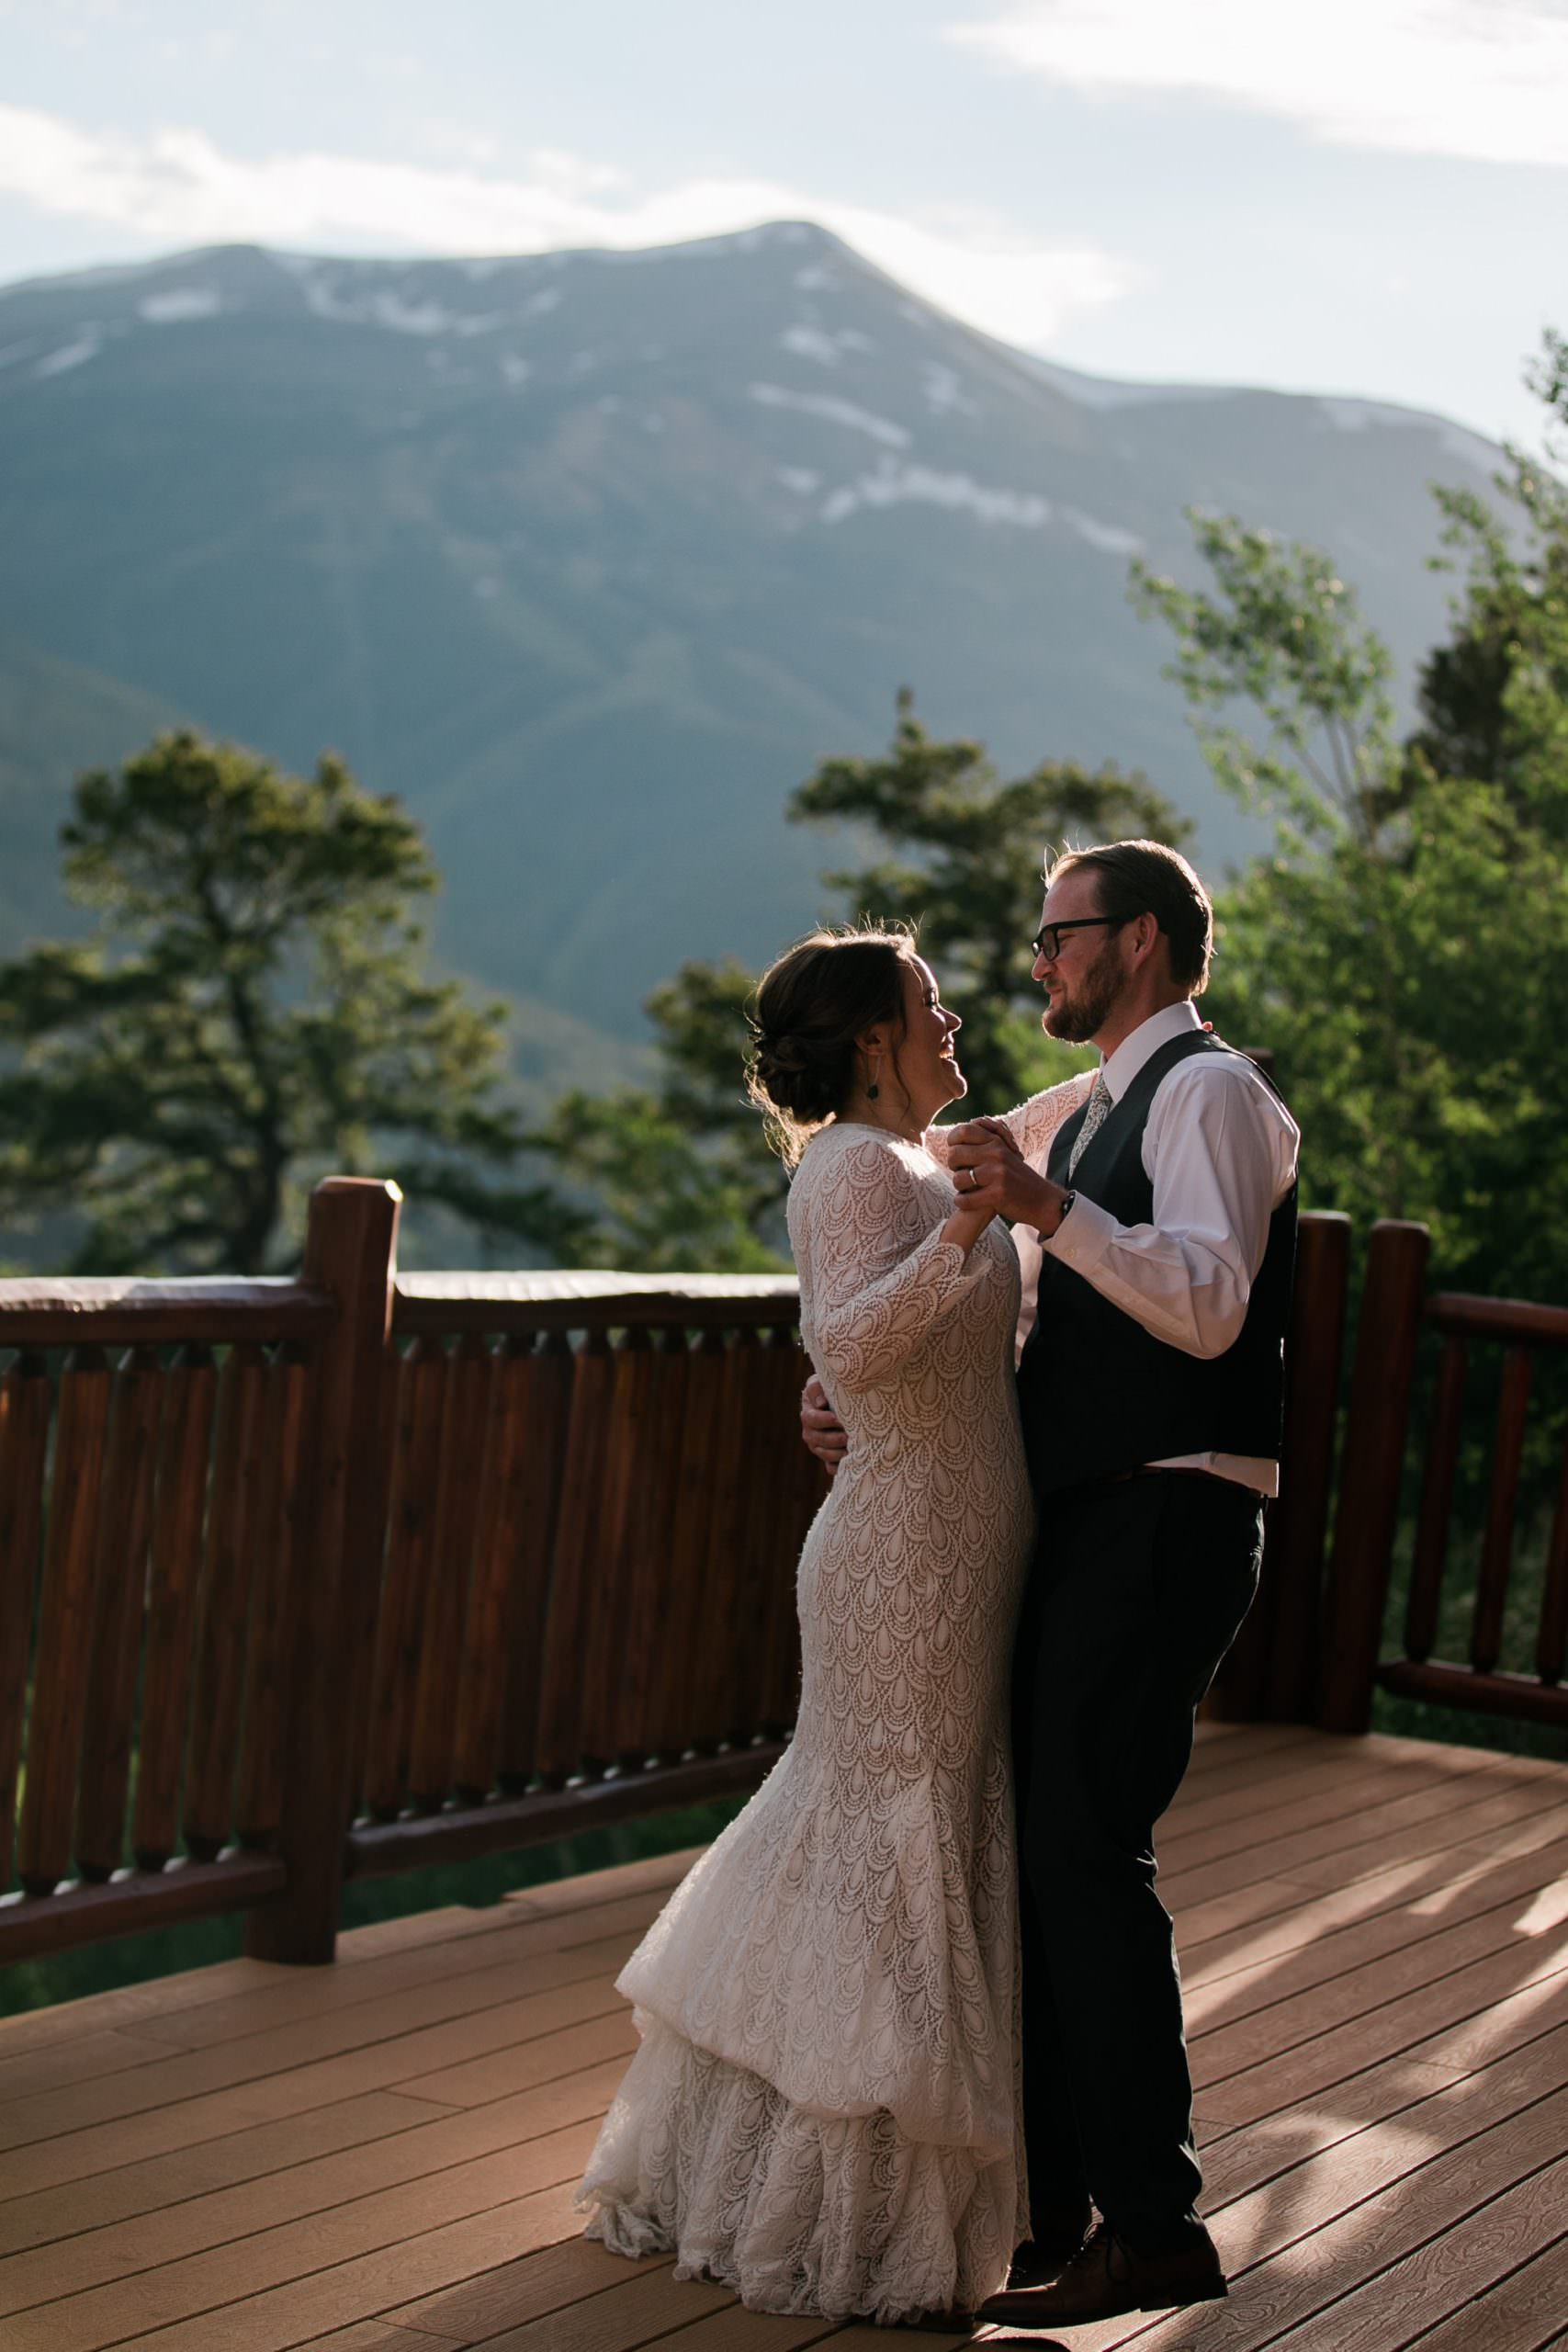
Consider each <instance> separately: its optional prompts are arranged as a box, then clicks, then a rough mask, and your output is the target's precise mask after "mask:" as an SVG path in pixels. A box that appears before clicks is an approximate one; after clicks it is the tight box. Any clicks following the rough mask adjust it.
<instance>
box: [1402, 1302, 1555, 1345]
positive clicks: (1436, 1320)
mask: <svg viewBox="0 0 1568 2352" xmlns="http://www.w3.org/2000/svg"><path fill="white" fill-rule="evenodd" d="M1426 1319H1427V1322H1428V1323H1429V1324H1431V1325H1432V1326H1433V1328H1434V1329H1437V1330H1438V1331H1446V1332H1448V1333H1450V1335H1451V1336H1452V1337H1453V1338H1455V1339H1468V1340H1520V1341H1525V1342H1530V1341H1534V1342H1535V1343H1537V1344H1538V1345H1540V1344H1544V1345H1546V1346H1550V1347H1568V1306H1547V1305H1546V1304H1545V1303H1544V1302H1541V1301H1538V1300H1535V1299H1528V1298H1483V1297H1479V1296H1477V1295H1473V1294H1472V1293H1470V1292H1468V1291H1455V1290H1447V1291H1437V1292H1435V1293H1434V1294H1433V1295H1432V1296H1431V1297H1430V1298H1428V1299H1427V1306H1426Z"/></svg>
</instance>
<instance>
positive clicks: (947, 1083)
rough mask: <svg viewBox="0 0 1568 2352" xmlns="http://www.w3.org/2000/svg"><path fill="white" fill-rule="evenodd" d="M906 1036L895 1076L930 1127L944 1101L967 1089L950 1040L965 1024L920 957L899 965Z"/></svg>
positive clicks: (902, 1043)
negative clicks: (948, 1004) (901, 967)
mask: <svg viewBox="0 0 1568 2352" xmlns="http://www.w3.org/2000/svg"><path fill="white" fill-rule="evenodd" d="M903 984H904V1035H903V1037H902V1038H901V1039H900V1041H899V1045H898V1075H899V1077H900V1078H901V1079H902V1080H903V1081H904V1084H905V1085H906V1086H907V1087H908V1091H909V1102H910V1106H911V1108H912V1109H913V1111H914V1112H915V1114H916V1115H917V1116H918V1118H919V1122H920V1125H922V1126H923V1127H925V1126H930V1125H931V1121H932V1120H933V1119H934V1118H935V1116H936V1114H937V1113H938V1112H939V1111H940V1110H941V1109H942V1105H943V1103H956V1102H958V1101H959V1100H960V1098H961V1097H962V1096H964V1095H965V1094H967V1093H968V1091H969V1081H968V1080H967V1079H966V1078H965V1077H964V1072H963V1071H962V1070H961V1069H959V1067H958V1057H957V1055H956V1054H955V1053H954V1051H953V1038H954V1037H955V1036H956V1035H957V1034H958V1032H959V1030H960V1029H961V1028H962V1027H963V1025H964V1024H963V1023H962V1022H961V1021H960V1020H959V1018H958V1015H957V1013H956V1012H948V1010H947V1008H946V1006H945V1005H944V1004H943V1003H942V1000H941V997H940V995H939V994H938V991H937V984H936V975H935V973H934V972H933V971H932V970H931V966H930V965H929V964H928V963H926V962H925V961H924V959H923V958H922V957H920V956H911V958H910V960H909V961H908V963H907V964H906V965H905V967H904V970H903Z"/></svg>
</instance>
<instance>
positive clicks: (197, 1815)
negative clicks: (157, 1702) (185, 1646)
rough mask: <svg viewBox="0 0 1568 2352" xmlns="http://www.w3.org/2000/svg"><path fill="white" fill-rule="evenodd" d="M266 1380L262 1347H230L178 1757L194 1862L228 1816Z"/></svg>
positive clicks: (208, 1850) (204, 1855)
mask: <svg viewBox="0 0 1568 2352" xmlns="http://www.w3.org/2000/svg"><path fill="white" fill-rule="evenodd" d="M266 1386H267V1365H266V1358H265V1355H264V1354H263V1353H262V1351H261V1350H260V1348H258V1347H254V1346H253V1345H251V1344H249V1343H248V1342H246V1343H243V1344H242V1345H240V1346H238V1347H233V1348H231V1349H230V1351H229V1357H228V1361H227V1362H226V1363H225V1364H224V1366H223V1369H222V1371H221V1373H220V1375H219V1380H218V1442H217V1445H216V1448H215V1450H214V1454H213V1464H212V1491H211V1495H210V1497H209V1502H208V1508H207V1558H206V1563H205V1566H204V1568H203V1571H202V1580H201V1612H200V1620H199V1629H198V1632H197V1650H196V1657H197V1664H196V1698H195V1702H194V1704H193V1706H192V1709H191V1719H190V1747H189V1752H188V1755H187V1757H186V1788H185V1838H186V1849H187V1850H188V1851H189V1852H190V1853H192V1854H194V1855H195V1857H196V1859H197V1861H201V1862H210V1861H215V1860H217V1858H218V1856H219V1854H220V1853H221V1851H222V1849H223V1847H224V1845H225V1844H226V1842H227V1840H228V1837H229V1832H230V1829H231V1825H232V1820H233V1810H234V1773H235V1768H236V1766H237V1764H238V1761H239V1750H240V1713H241V1706H242V1702H243V1695H244V1674H245V1643H246V1634H247V1630H248V1626H249V1620H250V1613H251V1587H250V1577H251V1567H252V1543H253V1532H252V1531H253V1526H254V1519H255V1516H256V1513H257V1511H258V1510H259V1509H260V1508H261V1505H262V1493H261V1469H262V1411H263V1406H264V1403H265V1394H266Z"/></svg>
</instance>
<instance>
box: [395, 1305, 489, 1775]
mask: <svg viewBox="0 0 1568 2352" xmlns="http://www.w3.org/2000/svg"><path fill="white" fill-rule="evenodd" d="M490 1374H491V1356H490V1351H489V1349H488V1348H487V1347H486V1346H485V1343H484V1340H482V1339H481V1338H480V1337H479V1334H478V1333H477V1332H476V1333H470V1334H469V1335H468V1337H467V1338H465V1339H463V1340H459V1342H458V1344H457V1350H456V1351H455V1353H454V1354H453V1355H452V1357H451V1359H450V1361H449V1363H448V1368H447V1380H446V1413H445V1415H444V1416H443V1419H442V1424H441V1476H440V1483H439V1491H438V1493H437V1496H436V1504H435V1563H434V1566H435V1575H434V1583H433V1584H432V1586H431V1590H430V1599H429V1601H428V1603H427V1605H426V1609H425V1616H424V1645H423V1652H424V1654H423V1657H422V1658H421V1660H420V1675H419V1687H418V1691H417V1693H416V1695H415V1699H414V1710H413V1741H412V1747H410V1750H409V1793H410V1795H411V1797H412V1800H413V1802H414V1804H418V1805H423V1806H427V1807H430V1808H432V1809H434V1807H435V1806H437V1805H439V1804H442V1803H443V1801H444V1800H445V1799H446V1796H447V1795H448V1794H449V1793H450V1792H451V1789H452V1779H453V1758H454V1756H455V1753H456V1747H457V1689H458V1683H459V1680H460V1679H461V1676H462V1670H463V1628H464V1623H465V1621H466V1619H467V1617H468V1586H469V1582H470V1579H471V1577H472V1575H473V1566H474V1535H475V1532H476V1529H477V1526H478V1521H479V1472H480V1469H481V1467H482V1462H483V1452H484V1441H485V1424H486V1421H487V1419H488V1418H489V1406H490Z"/></svg>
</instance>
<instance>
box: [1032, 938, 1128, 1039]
mask: <svg viewBox="0 0 1568 2352" xmlns="http://www.w3.org/2000/svg"><path fill="white" fill-rule="evenodd" d="M1125 986H1126V977H1125V975H1124V974H1123V972H1122V965H1121V959H1120V957H1119V956H1118V955H1117V952H1116V940H1115V937H1114V935H1112V936H1111V938H1110V939H1108V940H1107V941H1106V943H1105V944H1104V946H1103V947H1102V948H1101V949H1100V953H1099V955H1098V956H1096V957H1095V959H1094V961H1093V963H1092V964H1091V965H1090V966H1089V969H1088V971H1087V972H1085V973H1084V974H1083V976H1082V977H1081V978H1080V979H1079V981H1078V983H1077V987H1076V988H1075V989H1073V991H1072V993H1071V995H1066V994H1063V995H1060V996H1058V995H1057V994H1055V992H1053V993H1052V996H1051V999H1050V1001H1049V1003H1048V1004H1047V1005H1046V1007H1045V1010H1044V1012H1043V1014H1042V1016H1041V1026H1042V1028H1043V1030H1044V1032H1045V1035H1047V1036H1048V1037H1059V1038H1060V1039H1061V1041H1062V1043H1063V1045H1065V1046H1084V1045H1087V1044H1088V1043H1089V1039H1090V1038H1091V1037H1093V1036H1095V1035H1097V1034H1098V1033H1099V1031H1100V1030H1101V1029H1103V1028H1104V1026H1105V1024H1106V1023H1107V1022H1108V1021H1109V1020H1110V1018H1111V1013H1112V1012H1114V1011H1115V1009H1116V1000H1117V998H1118V997H1119V996H1120V995H1121V993H1122V989H1123V988H1124V987H1125Z"/></svg>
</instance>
